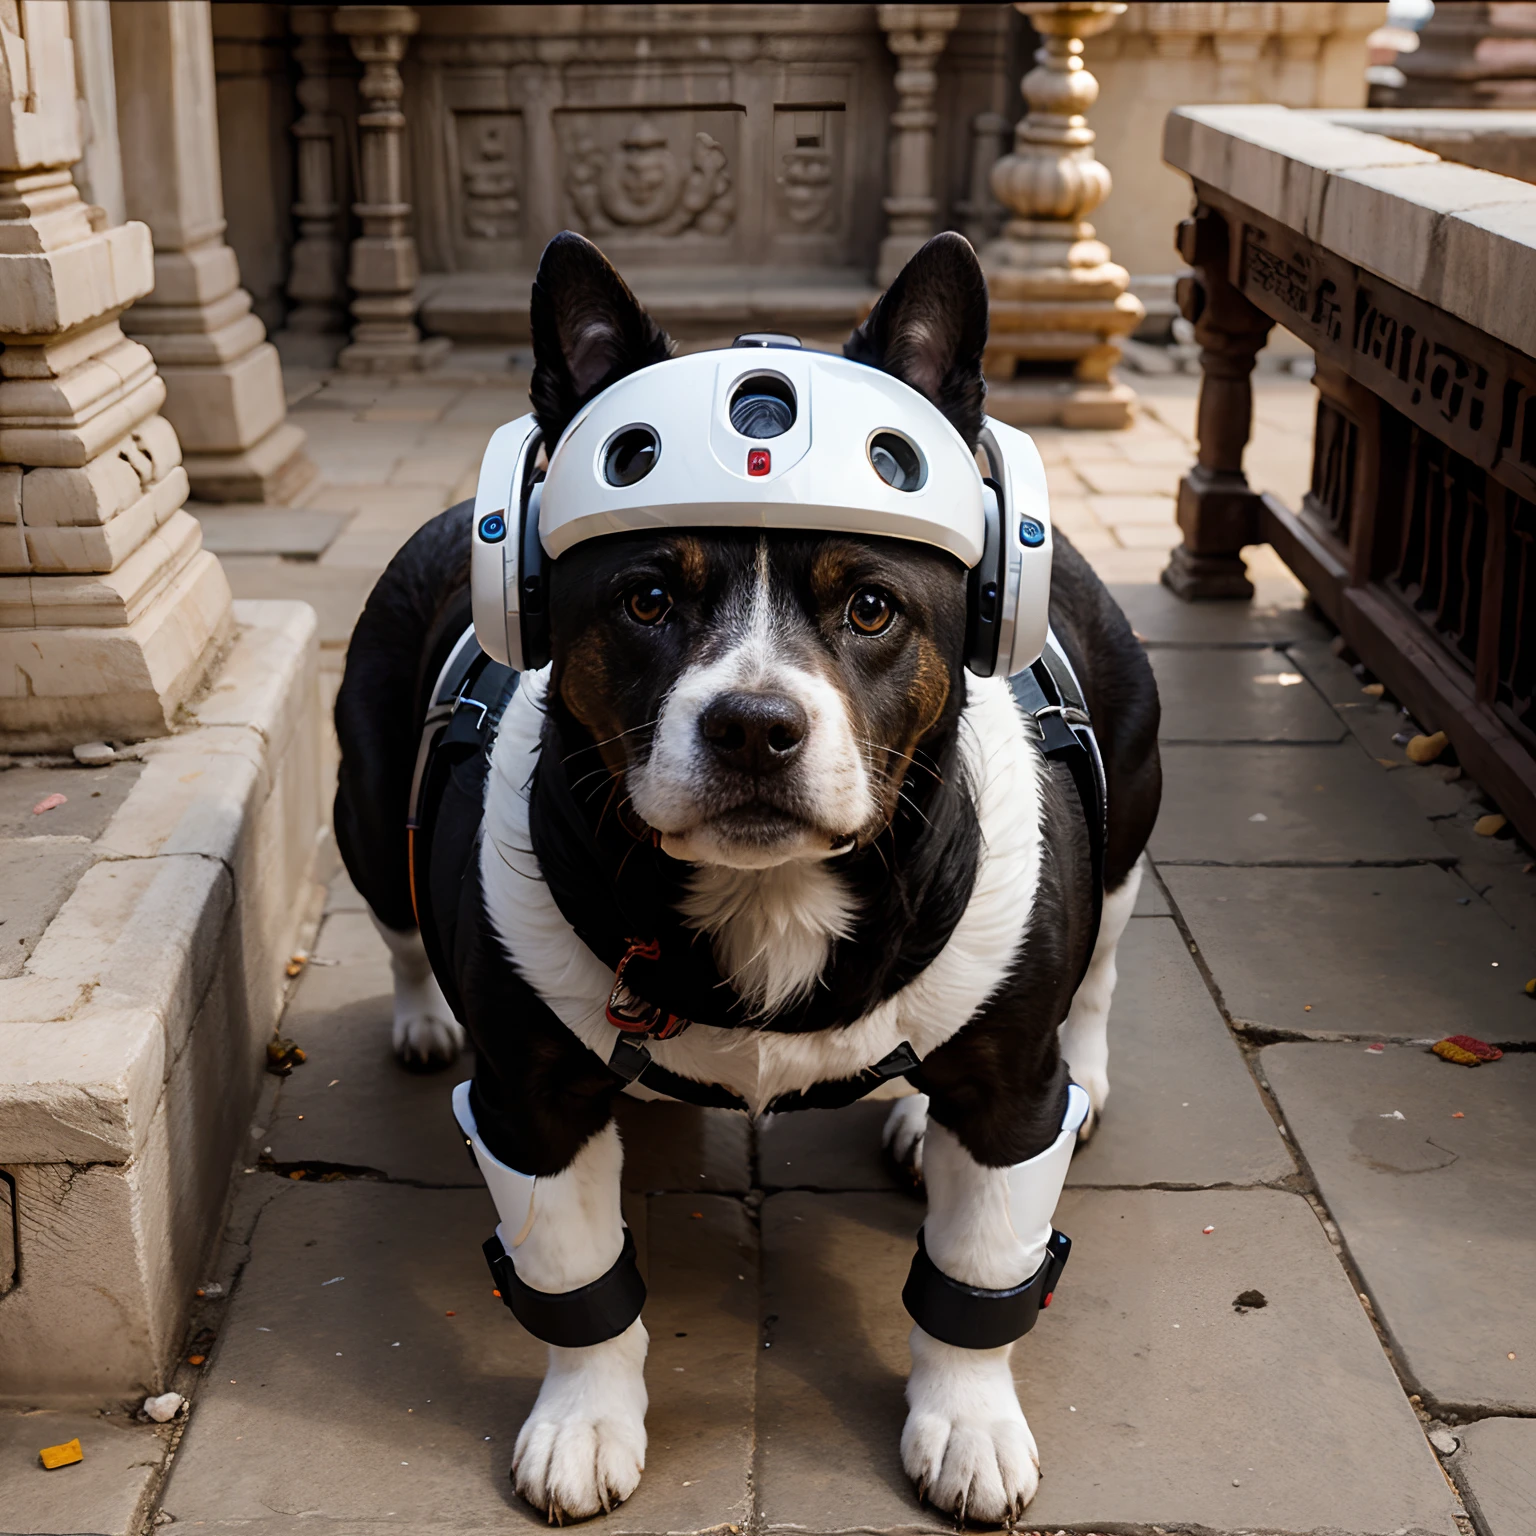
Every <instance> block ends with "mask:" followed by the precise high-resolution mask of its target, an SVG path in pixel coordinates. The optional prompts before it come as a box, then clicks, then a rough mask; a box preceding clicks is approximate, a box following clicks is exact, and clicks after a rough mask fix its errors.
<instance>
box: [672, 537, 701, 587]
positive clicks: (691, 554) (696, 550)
mask: <svg viewBox="0 0 1536 1536" xmlns="http://www.w3.org/2000/svg"><path fill="white" fill-rule="evenodd" d="M672 558H673V559H674V560H676V561H677V574H678V575H679V576H680V577H681V578H682V583H683V585H684V587H686V588H687V589H688V591H690V592H702V591H703V590H704V582H705V580H706V579H707V578H708V576H709V556H708V554H706V553H705V550H704V545H703V544H702V543H701V542H700V540H698V539H696V538H694V537H693V536H692V535H691V534H680V535H679V536H678V537H676V538H674V539H673V540H672Z"/></svg>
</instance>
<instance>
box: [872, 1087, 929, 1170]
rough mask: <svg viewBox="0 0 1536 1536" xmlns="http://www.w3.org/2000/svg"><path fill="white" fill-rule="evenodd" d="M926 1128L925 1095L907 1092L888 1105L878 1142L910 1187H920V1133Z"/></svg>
mask: <svg viewBox="0 0 1536 1536" xmlns="http://www.w3.org/2000/svg"><path fill="white" fill-rule="evenodd" d="M927 1128H928V1095H927V1094H926V1093H909V1094H907V1095H906V1096H905V1097H904V1098H900V1099H897V1100H896V1102H895V1103H894V1104H892V1105H891V1112H890V1114H888V1115H887V1116H886V1117H885V1128H884V1129H883V1130H882V1131H881V1132H880V1144H881V1146H883V1147H884V1148H885V1151H886V1155H887V1156H888V1157H889V1158H890V1159H891V1161H892V1162H893V1163H895V1164H896V1167H897V1168H898V1169H899V1170H900V1172H901V1173H902V1175H903V1177H904V1178H905V1179H906V1180H907V1182H908V1183H909V1184H910V1185H911V1186H912V1188H913V1189H921V1188H922V1187H923V1133H924V1131H926V1130H927Z"/></svg>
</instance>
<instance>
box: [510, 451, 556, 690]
mask: <svg viewBox="0 0 1536 1536" xmlns="http://www.w3.org/2000/svg"><path fill="white" fill-rule="evenodd" d="M530 462H531V459H530ZM543 494H544V477H543V475H542V474H541V475H539V477H538V478H537V479H536V480H533V481H532V482H531V483H530V484H529V485H527V486H526V487H525V489H524V491H523V496H522V515H521V516H520V518H519V520H518V530H517V548H518V560H517V586H518V592H517V616H518V631H519V639H520V641H521V646H520V649H521V651H522V656H521V657H520V658H517V659H514V661H513V663H512V665H513V666H514V667H516V668H517V670H518V671H519V672H536V671H538V669H539V668H540V667H547V666H548V665H549V660H550V656H549V567H550V561H549V558H548V557H547V556H546V555H545V553H544V545H543V543H542V542H541V541H540V539H539V503H540V501H541V500H542V499H543Z"/></svg>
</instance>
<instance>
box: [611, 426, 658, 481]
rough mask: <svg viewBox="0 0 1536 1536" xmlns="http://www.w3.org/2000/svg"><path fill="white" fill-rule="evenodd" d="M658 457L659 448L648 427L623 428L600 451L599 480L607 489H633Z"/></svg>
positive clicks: (652, 466)
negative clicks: (601, 472)
mask: <svg viewBox="0 0 1536 1536" xmlns="http://www.w3.org/2000/svg"><path fill="white" fill-rule="evenodd" d="M660 457H661V444H660V443H659V442H658V441H657V439H656V434H655V433H654V432H653V431H651V429H650V428H649V427H625V429H624V430H623V431H622V432H620V433H618V434H617V435H616V436H615V437H614V438H613V439H612V441H611V442H610V443H609V444H608V446H607V448H605V449H604V450H603V479H605V480H606V481H607V482H608V484H609V485H619V486H624V485H634V484H635V483H636V482H637V481H639V480H643V479H645V477H646V476H647V475H648V474H650V472H651V471H652V470H653V469H654V468H655V467H656V461H657V459H659V458H660Z"/></svg>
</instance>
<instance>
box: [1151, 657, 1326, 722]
mask: <svg viewBox="0 0 1536 1536" xmlns="http://www.w3.org/2000/svg"><path fill="white" fill-rule="evenodd" d="M1147 654H1148V659H1149V660H1150V661H1151V663H1152V671H1153V673H1154V674H1155V675H1156V677H1157V692H1158V698H1159V699H1160V701H1161V703H1162V706H1163V716H1162V723H1161V725H1160V726H1159V728H1158V736H1159V738H1160V739H1161V740H1163V741H1165V742H1166V741H1339V740H1341V739H1342V738H1343V736H1344V725H1343V723H1342V722H1341V721H1340V719H1339V717H1338V715H1337V714H1335V713H1334V711H1333V710H1332V709H1330V708H1329V707H1328V703H1327V701H1326V700H1325V699H1324V698H1323V697H1322V696H1321V695H1320V694H1319V693H1318V692H1317V690H1316V689H1315V688H1313V687H1312V685H1311V684H1310V683H1309V682H1308V681H1307V680H1306V678H1304V677H1303V676H1302V675H1301V673H1300V672H1298V671H1297V670H1296V669H1295V667H1294V666H1292V665H1291V663H1290V661H1289V659H1288V658H1287V657H1286V655H1285V653H1284V652H1283V651H1275V650H1251V649H1246V650H1234V649H1229V648H1211V649H1201V650H1185V649H1174V648H1166V647H1155V648H1154V649H1152V650H1151V651H1149V652H1148V653H1147Z"/></svg>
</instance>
